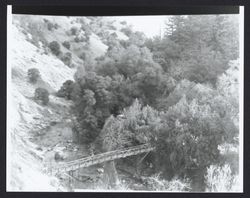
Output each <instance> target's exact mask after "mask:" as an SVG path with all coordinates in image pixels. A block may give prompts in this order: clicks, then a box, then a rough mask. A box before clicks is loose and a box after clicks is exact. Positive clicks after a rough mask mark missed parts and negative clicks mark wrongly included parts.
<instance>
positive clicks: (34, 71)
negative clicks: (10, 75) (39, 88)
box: [28, 68, 41, 83]
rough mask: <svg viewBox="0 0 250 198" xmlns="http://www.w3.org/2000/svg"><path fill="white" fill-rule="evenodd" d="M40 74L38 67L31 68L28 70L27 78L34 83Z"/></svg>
mask: <svg viewBox="0 0 250 198" xmlns="http://www.w3.org/2000/svg"><path fill="white" fill-rule="evenodd" d="M40 76H41V75H40V72H39V70H38V69H36V68H31V69H29V70H28V78H29V81H30V82H31V83H36V82H37V80H38V79H39V78H40Z"/></svg>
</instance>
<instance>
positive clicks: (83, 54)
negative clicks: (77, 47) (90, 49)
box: [79, 52, 86, 61]
mask: <svg viewBox="0 0 250 198" xmlns="http://www.w3.org/2000/svg"><path fill="white" fill-rule="evenodd" d="M79 58H80V59H82V60H83V61H85V59H86V53H85V52H82V53H81V55H80V56H79Z"/></svg>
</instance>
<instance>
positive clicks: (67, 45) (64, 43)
mask: <svg viewBox="0 0 250 198" xmlns="http://www.w3.org/2000/svg"><path fill="white" fill-rule="evenodd" d="M62 45H63V46H64V47H66V48H67V49H70V42H69V41H64V42H63V43H62Z"/></svg>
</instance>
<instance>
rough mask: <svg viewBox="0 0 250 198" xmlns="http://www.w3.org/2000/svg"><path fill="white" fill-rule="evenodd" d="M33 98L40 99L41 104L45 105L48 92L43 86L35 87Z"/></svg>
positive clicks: (47, 99)
mask: <svg viewBox="0 0 250 198" xmlns="http://www.w3.org/2000/svg"><path fill="white" fill-rule="evenodd" d="M34 99H35V100H37V101H41V102H42V104H43V105H47V104H48V102H49V92H48V90H47V89H44V88H41V87H39V88H36V90H35V95H34Z"/></svg>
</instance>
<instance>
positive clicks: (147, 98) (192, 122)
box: [6, 6, 244, 193]
mask: <svg viewBox="0 0 250 198" xmlns="http://www.w3.org/2000/svg"><path fill="white" fill-rule="evenodd" d="M11 9H12V7H11V6H8V22H7V31H8V34H7V131H6V136H7V150H6V153H7V166H6V167H7V170H6V172H7V178H6V191H7V192H181V193H182V192H185V193H189V192H199V193H214V192H226V193H227V192H243V69H244V64H243V19H244V18H243V15H242V14H243V11H244V7H242V6H241V7H239V13H227V14H218V13H216V14H192V13H191V14H176V15H175V14H172V15H169V14H166V15H162V14H159V15H133V16H131V15H127V16H125V15H120V16H117V15H116V16H112V15H110V16H96V15H93V16H89V15H88V16H84V13H83V15H82V16H68V15H60V16H55V15H46V14H45V15H40V14H15V13H14V14H13V13H12V11H11Z"/></svg>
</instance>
